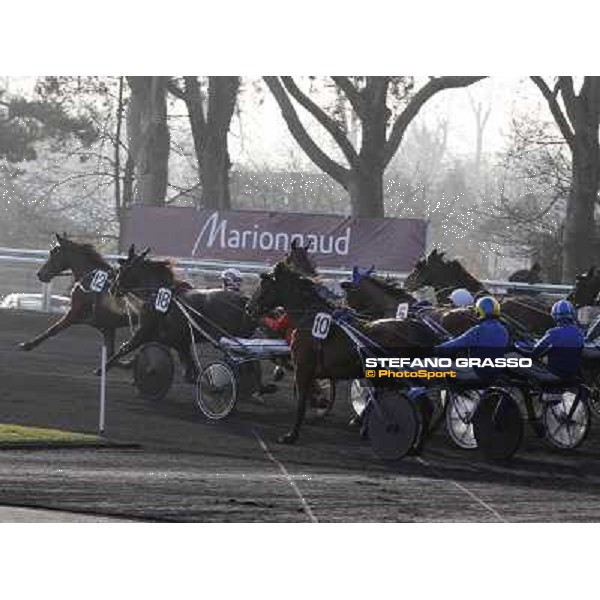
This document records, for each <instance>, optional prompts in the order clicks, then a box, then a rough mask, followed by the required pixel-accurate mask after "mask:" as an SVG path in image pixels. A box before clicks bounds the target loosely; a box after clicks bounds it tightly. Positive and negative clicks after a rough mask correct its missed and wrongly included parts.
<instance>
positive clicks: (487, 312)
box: [475, 296, 500, 319]
mask: <svg viewBox="0 0 600 600" xmlns="http://www.w3.org/2000/svg"><path fill="white" fill-rule="evenodd" d="M475 311H476V312H477V316H478V317H479V318H480V319H491V318H497V317H499V316H500V303H499V302H498V300H496V298H493V297H492V296H483V298H479V300H477V304H475Z"/></svg>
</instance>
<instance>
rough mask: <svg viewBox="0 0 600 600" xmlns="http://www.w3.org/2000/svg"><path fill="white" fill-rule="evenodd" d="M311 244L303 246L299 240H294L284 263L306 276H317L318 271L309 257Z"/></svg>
mask: <svg viewBox="0 0 600 600" xmlns="http://www.w3.org/2000/svg"><path fill="white" fill-rule="evenodd" d="M310 246H311V245H310V244H306V245H305V246H301V245H300V244H299V243H298V240H297V239H293V240H292V243H291V245H290V250H289V252H288V253H287V254H286V255H285V258H284V262H285V263H286V264H287V265H288V266H290V267H292V268H294V269H296V270H298V271H300V273H304V274H306V275H316V274H317V269H316V267H315V264H314V262H313V260H312V259H311V257H310V256H309V250H310Z"/></svg>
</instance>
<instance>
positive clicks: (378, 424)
mask: <svg viewBox="0 0 600 600" xmlns="http://www.w3.org/2000/svg"><path fill="white" fill-rule="evenodd" d="M421 429H422V423H421V419H420V416H419V412H418V410H417V409H416V408H415V405H414V403H413V402H411V401H410V400H409V398H408V396H407V394H406V393H401V392H399V391H398V390H394V389H385V388H380V389H379V390H378V391H377V394H376V398H375V399H374V400H373V401H372V402H370V403H369V408H368V410H367V432H368V436H369V440H370V442H371V446H372V448H373V451H374V452H375V454H377V456H378V457H379V458H381V459H382V460H390V461H392V460H399V459H401V458H404V456H406V455H407V454H408V453H409V452H410V450H411V449H412V448H413V447H414V445H415V443H416V442H417V440H418V439H419V437H420V435H421Z"/></svg>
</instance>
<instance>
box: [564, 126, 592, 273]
mask: <svg viewBox="0 0 600 600" xmlns="http://www.w3.org/2000/svg"><path fill="white" fill-rule="evenodd" d="M578 133H579V135H578V136H577V139H576V141H575V147H574V149H573V158H572V181H571V192H570V195H569V199H568V203H567V210H566V215H565V227H564V240H563V243H564V260H563V281H564V282H565V283H572V282H573V281H575V277H576V275H578V274H579V273H582V272H584V271H587V270H588V269H589V268H590V267H591V266H592V265H593V264H594V263H595V262H596V260H595V258H596V257H595V256H594V255H593V252H592V242H593V240H594V238H595V221H594V213H595V206H596V202H597V199H598V187H599V185H600V149H599V144H598V132H597V131H594V128H592V131H589V130H588V131H587V135H583V134H582V133H580V132H578Z"/></svg>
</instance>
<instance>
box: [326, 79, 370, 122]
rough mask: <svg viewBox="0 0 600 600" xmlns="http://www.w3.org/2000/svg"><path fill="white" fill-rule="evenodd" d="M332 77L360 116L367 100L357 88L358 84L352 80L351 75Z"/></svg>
mask: <svg viewBox="0 0 600 600" xmlns="http://www.w3.org/2000/svg"><path fill="white" fill-rule="evenodd" d="M331 79H333V82H334V83H335V85H337V86H338V87H339V88H340V89H341V90H342V92H344V94H345V95H346V98H348V101H349V102H350V104H351V106H352V108H353V109H354V112H355V113H356V114H357V115H358V116H359V117H360V116H361V115H362V113H363V112H364V108H365V102H364V99H363V97H362V95H361V93H360V92H359V91H358V90H357V89H356V86H355V85H354V84H353V83H352V82H351V81H350V78H349V77H339V76H335V75H332V76H331Z"/></svg>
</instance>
